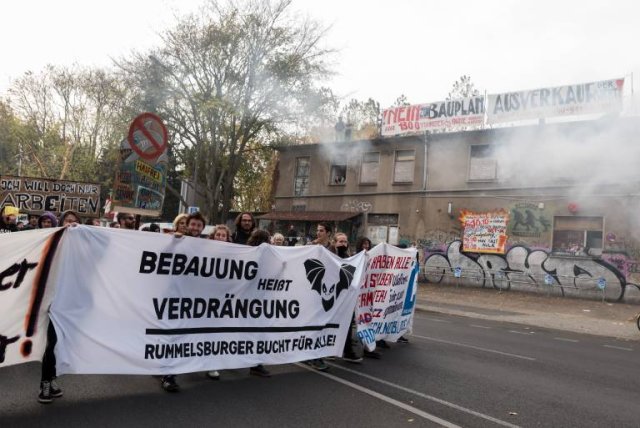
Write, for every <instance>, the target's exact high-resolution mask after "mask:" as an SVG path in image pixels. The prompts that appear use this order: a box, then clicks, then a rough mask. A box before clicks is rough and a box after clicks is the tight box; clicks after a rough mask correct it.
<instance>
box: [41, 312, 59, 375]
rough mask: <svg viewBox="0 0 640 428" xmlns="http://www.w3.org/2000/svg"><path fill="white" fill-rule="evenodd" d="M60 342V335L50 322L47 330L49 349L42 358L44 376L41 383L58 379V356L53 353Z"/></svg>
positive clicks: (46, 349) (47, 348)
mask: <svg viewBox="0 0 640 428" xmlns="http://www.w3.org/2000/svg"><path fill="white" fill-rule="evenodd" d="M57 342H58V335H57V334H56V330H55V329H54V328H53V323H52V322H51V320H49V327H48V328H47V347H46V348H45V350H44V356H43V357H42V376H41V377H40V380H41V381H43V382H44V381H47V382H51V380H53V378H55V377H56V355H55V354H54V353H53V349H54V348H55V347H56V343H57Z"/></svg>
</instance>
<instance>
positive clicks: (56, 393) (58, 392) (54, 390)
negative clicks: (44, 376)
mask: <svg viewBox="0 0 640 428" xmlns="http://www.w3.org/2000/svg"><path fill="white" fill-rule="evenodd" d="M50 391H51V396H52V397H53V398H59V397H62V388H60V386H59V385H58V383H57V382H56V378H53V379H51V389H50Z"/></svg>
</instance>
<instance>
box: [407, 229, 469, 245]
mask: <svg viewBox="0 0 640 428" xmlns="http://www.w3.org/2000/svg"><path fill="white" fill-rule="evenodd" d="M461 234H462V230H461V229H457V228H452V229H451V230H439V229H435V230H430V231H428V232H427V233H425V234H424V236H423V237H422V238H419V239H418V240H417V246H418V248H421V249H423V250H438V249H440V247H441V246H442V244H448V243H450V242H453V241H455V240H458V239H460V236H461Z"/></svg>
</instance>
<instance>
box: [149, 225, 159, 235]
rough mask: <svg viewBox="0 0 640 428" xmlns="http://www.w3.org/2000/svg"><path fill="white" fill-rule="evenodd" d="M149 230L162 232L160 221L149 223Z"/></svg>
mask: <svg viewBox="0 0 640 428" xmlns="http://www.w3.org/2000/svg"><path fill="white" fill-rule="evenodd" d="M149 231H150V232H154V233H160V225H158V223H151V224H150V225H149Z"/></svg>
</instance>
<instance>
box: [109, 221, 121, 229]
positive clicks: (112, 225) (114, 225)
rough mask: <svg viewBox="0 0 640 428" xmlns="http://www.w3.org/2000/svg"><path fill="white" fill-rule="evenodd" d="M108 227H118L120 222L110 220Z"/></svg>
mask: <svg viewBox="0 0 640 428" xmlns="http://www.w3.org/2000/svg"><path fill="white" fill-rule="evenodd" d="M109 227H112V228H114V229H120V223H118V222H117V221H112V222H111V223H109Z"/></svg>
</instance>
